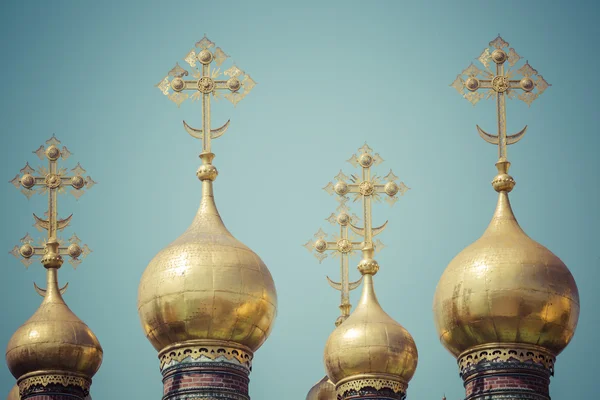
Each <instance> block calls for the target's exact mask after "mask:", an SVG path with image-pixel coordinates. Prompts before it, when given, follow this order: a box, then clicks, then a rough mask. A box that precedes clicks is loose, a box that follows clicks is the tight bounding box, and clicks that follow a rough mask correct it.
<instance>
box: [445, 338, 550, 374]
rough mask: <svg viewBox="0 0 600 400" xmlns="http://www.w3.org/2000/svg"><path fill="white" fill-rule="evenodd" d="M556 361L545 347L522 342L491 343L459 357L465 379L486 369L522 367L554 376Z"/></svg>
mask: <svg viewBox="0 0 600 400" xmlns="http://www.w3.org/2000/svg"><path fill="white" fill-rule="evenodd" d="M555 361H556V358H555V357H554V356H553V355H552V354H551V353H550V352H549V351H548V350H546V349H544V348H543V347H540V346H534V345H525V344H520V343H490V344H486V345H483V346H477V347H474V348H472V349H470V350H468V351H465V352H464V353H462V354H460V355H459V356H458V359H457V362H458V367H459V370H460V376H461V377H462V378H463V379H464V380H467V379H469V378H470V376H471V375H472V374H475V373H479V372H481V371H482V370H485V369H495V370H497V369H511V368H516V369H518V368H522V367H526V368H527V369H530V370H533V369H537V370H540V371H541V372H542V373H543V374H544V375H548V376H553V375H554V363H555ZM484 364H486V365H487V366H484Z"/></svg>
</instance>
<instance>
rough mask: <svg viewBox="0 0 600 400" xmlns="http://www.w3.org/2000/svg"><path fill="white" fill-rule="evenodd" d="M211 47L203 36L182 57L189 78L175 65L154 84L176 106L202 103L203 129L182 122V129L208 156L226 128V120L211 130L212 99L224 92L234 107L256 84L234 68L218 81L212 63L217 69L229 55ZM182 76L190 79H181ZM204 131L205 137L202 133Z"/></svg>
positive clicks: (218, 70)
mask: <svg viewBox="0 0 600 400" xmlns="http://www.w3.org/2000/svg"><path fill="white" fill-rule="evenodd" d="M214 46H215V44H214V43H213V42H211V41H210V40H208V38H207V37H206V36H204V38H202V40H200V41H199V42H197V43H196V46H195V48H194V49H192V50H191V51H190V52H189V53H188V54H187V56H186V57H185V61H186V62H187V63H188V64H189V66H190V67H191V68H192V74H191V76H190V73H189V72H188V71H187V70H185V69H184V68H182V67H181V66H179V63H177V64H175V67H174V68H173V69H171V71H169V73H168V74H167V76H166V77H164V78H163V79H162V80H161V81H160V82H159V83H158V84H157V85H156V87H158V88H159V89H160V91H161V92H162V93H163V94H164V95H165V96H167V97H168V98H169V99H171V100H172V101H173V102H174V103H175V104H177V107H179V106H180V105H181V103H183V102H184V101H185V100H186V99H187V98H190V99H191V100H192V101H197V100H200V99H201V100H202V129H195V128H192V127H191V126H189V125H188V124H187V123H186V122H185V121H183V126H184V128H185V130H186V131H187V132H188V133H189V134H190V135H192V136H193V137H195V138H197V139H201V140H202V154H208V153H211V150H210V142H211V139H216V138H218V137H219V136H221V135H223V134H224V133H225V131H226V130H227V128H228V127H229V121H227V122H226V123H225V124H224V125H223V126H221V127H220V128H217V129H211V125H210V122H211V121H210V101H211V96H213V97H215V99H216V98H218V97H219V96H220V95H221V94H220V91H225V92H226V94H225V95H223V97H224V98H226V99H227V100H229V101H230V102H232V103H233V105H234V106H235V105H237V103H238V102H239V101H240V100H242V99H243V98H244V97H245V96H246V95H247V94H248V93H250V90H252V88H253V87H254V86H255V85H256V82H254V81H253V80H252V78H250V75H248V74H246V73H245V72H244V71H242V70H241V69H239V68H238V67H236V66H235V65H233V66H232V67H230V68H229V69H227V70H225V71H224V72H223V75H225V77H228V78H227V79H220V80H219V79H217V78H219V77H220V75H221V70H220V69H219V68H217V69H212V70H211V68H210V65H211V63H213V62H214V63H215V64H216V65H217V67H220V66H221V64H223V62H224V61H225V60H226V59H227V58H228V57H229V56H228V55H227V54H225V52H224V51H223V50H221V48H220V47H216V48H214ZM213 48H214V49H213ZM184 77H189V78H188V79H184ZM191 78H194V79H191ZM185 91H193V92H194V93H193V94H192V95H191V96H188V94H187V93H184V92H185ZM206 132H208V134H205V133H206ZM203 160H204V159H203ZM209 164H210V162H209Z"/></svg>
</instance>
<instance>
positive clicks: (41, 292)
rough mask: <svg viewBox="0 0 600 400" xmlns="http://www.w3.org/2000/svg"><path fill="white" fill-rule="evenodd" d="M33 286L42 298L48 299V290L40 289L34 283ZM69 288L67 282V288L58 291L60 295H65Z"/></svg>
mask: <svg viewBox="0 0 600 400" xmlns="http://www.w3.org/2000/svg"><path fill="white" fill-rule="evenodd" d="M33 286H34V287H35V291H36V292H37V293H38V294H39V295H40V296H42V297H46V292H47V290H46V289H42V288H41V287H39V286H38V285H37V284H36V283H35V282H33ZM68 287H69V282H67V283H66V284H65V286H63V287H62V288H60V289H58V291H59V292H60V294H65V292H66V291H67V288H68Z"/></svg>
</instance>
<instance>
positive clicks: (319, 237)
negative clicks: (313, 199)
mask: <svg viewBox="0 0 600 400" xmlns="http://www.w3.org/2000/svg"><path fill="white" fill-rule="evenodd" d="M338 200H339V202H340V205H339V206H338V208H337V210H336V211H337V214H335V213H332V214H331V215H330V216H329V218H327V221H328V222H329V223H330V224H332V225H338V226H339V229H340V231H339V235H333V237H332V239H333V240H330V241H327V236H328V235H327V234H326V233H325V232H324V231H323V230H322V229H319V231H318V232H317V233H315V235H314V237H315V239H316V240H309V241H308V242H306V244H305V245H304V247H306V249H307V250H308V251H314V252H315V253H314V254H315V257H316V258H317V259H318V260H319V263H320V262H322V261H323V260H324V259H325V258H326V257H327V253H326V252H327V251H331V252H333V256H334V257H336V256H337V257H340V282H335V281H333V280H331V278H329V277H327V282H328V283H329V285H330V286H331V287H332V288H334V289H335V290H339V291H340V293H341V303H340V306H339V308H340V311H341V315H340V316H339V317H338V319H337V320H336V322H335V325H336V326H338V325H339V324H341V323H342V322H344V321H345V320H346V319H347V318H348V316H349V315H350V309H351V308H352V305H351V304H350V291H352V290H354V289H356V288H357V287H358V286H359V285H360V283H361V282H362V276H361V278H360V279H359V280H357V281H355V282H350V279H349V271H348V261H349V258H350V257H351V256H353V255H354V250H355V249H358V248H360V247H361V245H362V242H355V241H354V237H353V236H352V235H349V234H348V226H349V224H350V223H354V224H356V223H357V221H358V219H359V218H358V216H356V215H355V214H352V215H350V210H349V208H348V206H347V205H346V202H347V201H348V198H347V197H338Z"/></svg>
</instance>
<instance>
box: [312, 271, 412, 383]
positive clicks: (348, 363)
mask: <svg viewBox="0 0 600 400" xmlns="http://www.w3.org/2000/svg"><path fill="white" fill-rule="evenodd" d="M364 261H365V260H363V261H361V263H362V262H364ZM368 261H372V262H374V260H368ZM360 268H361V267H360V266H359V269H360ZM377 268H378V267H377ZM361 272H363V274H364V280H363V291H362V295H361V299H360V301H359V303H358V305H357V307H356V309H355V310H354V312H353V313H352V314H351V315H350V317H348V319H347V320H345V321H344V323H342V324H341V325H340V326H338V327H337V328H336V329H335V330H334V331H333V332H332V333H331V335H330V336H329V339H328V340H327V344H326V345H325V352H324V358H325V368H326V370H327V375H328V376H329V378H330V379H331V381H332V382H333V383H335V384H336V387H338V388H339V387H340V386H341V385H343V384H344V383H349V382H351V381H353V380H357V379H361V380H365V379H375V380H383V381H386V382H394V384H395V385H398V386H397V387H398V388H400V389H402V390H406V387H407V386H408V382H409V381H410V379H411V378H412V377H413V375H414V373H415V370H416V368H417V360H418V354H417V347H416V345H415V342H414V340H413V338H412V336H411V335H410V333H408V331H407V330H406V329H404V327H402V325H400V324H399V323H397V322H396V321H394V320H393V319H392V318H391V317H390V316H389V315H387V314H386V313H385V311H383V309H382V308H381V306H380V305H379V302H378V301H377V297H376V296H375V290H374V287H373V275H372V274H371V273H366V272H364V270H361ZM371 272H373V273H375V272H376V270H375V271H371Z"/></svg>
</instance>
